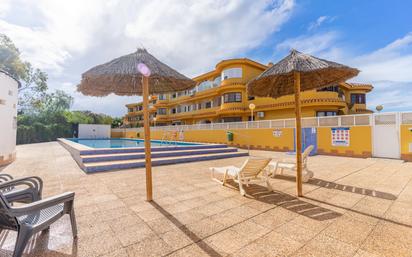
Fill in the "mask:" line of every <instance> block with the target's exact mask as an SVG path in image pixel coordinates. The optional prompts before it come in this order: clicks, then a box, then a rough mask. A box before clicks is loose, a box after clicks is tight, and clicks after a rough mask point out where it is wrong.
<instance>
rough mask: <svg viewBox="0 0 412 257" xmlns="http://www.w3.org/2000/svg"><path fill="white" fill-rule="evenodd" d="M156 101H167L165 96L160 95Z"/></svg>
mask: <svg viewBox="0 0 412 257" xmlns="http://www.w3.org/2000/svg"><path fill="white" fill-rule="evenodd" d="M158 99H159V100H166V99H167V97H166V94H160V95H159V97H158Z"/></svg>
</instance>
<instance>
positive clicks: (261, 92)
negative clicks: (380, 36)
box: [247, 50, 359, 196]
mask: <svg viewBox="0 0 412 257" xmlns="http://www.w3.org/2000/svg"><path fill="white" fill-rule="evenodd" d="M358 73H359V70H357V69H354V68H351V67H348V66H345V65H342V64H339V63H336V62H331V61H327V60H323V59H319V58H316V57H313V56H311V55H308V54H303V53H300V52H298V51H296V50H292V51H291V52H290V54H289V55H288V56H286V57H285V58H284V59H282V60H281V61H279V62H278V63H276V64H274V65H273V66H271V67H269V68H268V69H267V70H265V71H264V72H263V73H262V74H260V75H259V76H258V77H256V78H255V79H253V80H251V81H250V82H249V83H248V85H247V90H248V94H249V95H253V96H261V97H273V98H278V97H281V96H284V95H290V94H293V93H294V94H295V110H296V111H295V113H296V163H297V174H296V183H297V193H298V196H302V143H301V142H302V131H301V129H302V126H301V110H300V91H306V90H311V89H316V88H322V87H327V86H331V85H334V84H336V83H339V82H343V81H345V80H347V79H350V78H352V77H354V76H356V75H358Z"/></svg>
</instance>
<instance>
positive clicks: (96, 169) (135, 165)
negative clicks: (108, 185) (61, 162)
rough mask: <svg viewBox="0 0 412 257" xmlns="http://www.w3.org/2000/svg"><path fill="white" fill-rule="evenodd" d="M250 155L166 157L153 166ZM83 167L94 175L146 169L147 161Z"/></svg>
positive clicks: (231, 153)
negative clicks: (101, 172) (103, 172)
mask: <svg viewBox="0 0 412 257" xmlns="http://www.w3.org/2000/svg"><path fill="white" fill-rule="evenodd" d="M248 155H249V153H248V152H247V151H238V152H229V153H214V154H198V155H188V156H178V157H175V156H173V157H164V158H154V159H152V166H159V165H170V164H178V163H186V162H197V161H207V160H216V159H224V158H233V157H241V156H248ZM83 166H84V170H85V171H86V172H87V173H93V172H100V171H110V170H120V169H131V168H143V167H145V160H144V159H142V160H120V161H107V162H91V163H84V164H83Z"/></svg>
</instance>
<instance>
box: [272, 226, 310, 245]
mask: <svg viewBox="0 0 412 257" xmlns="http://www.w3.org/2000/svg"><path fill="white" fill-rule="evenodd" d="M274 232H276V233H279V234H281V235H284V236H285V237H288V238H291V239H293V240H294V241H297V242H300V243H307V242H308V241H310V240H311V239H312V238H314V237H315V236H316V235H317V232H315V231H312V230H309V229H307V228H304V227H302V226H300V225H298V224H296V223H294V222H287V223H284V224H283V225H280V226H278V227H276V228H275V229H274Z"/></svg>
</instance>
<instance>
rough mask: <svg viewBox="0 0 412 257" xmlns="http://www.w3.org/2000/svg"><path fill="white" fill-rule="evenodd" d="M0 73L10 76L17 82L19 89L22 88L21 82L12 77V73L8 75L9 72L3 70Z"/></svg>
mask: <svg viewBox="0 0 412 257" xmlns="http://www.w3.org/2000/svg"><path fill="white" fill-rule="evenodd" d="M0 72H1V73H4V74H6V75H7V76H9V77H10V78H12V79H13V80H15V81H16V82H17V87H19V88H20V87H21V83H20V81H19V80H18V79H16V78H15V77H14V76H13V75H11V74H10V73H8V72H7V71H5V70H2V69H0Z"/></svg>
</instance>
